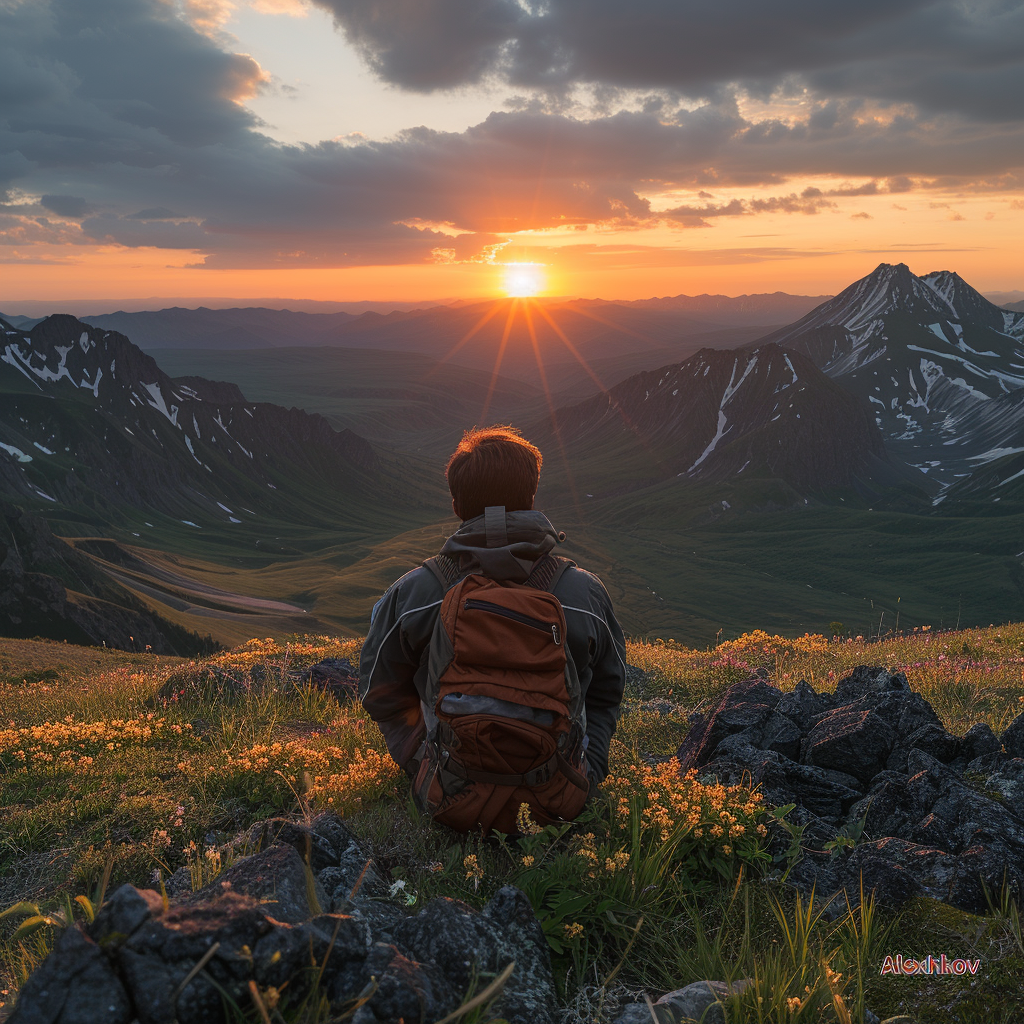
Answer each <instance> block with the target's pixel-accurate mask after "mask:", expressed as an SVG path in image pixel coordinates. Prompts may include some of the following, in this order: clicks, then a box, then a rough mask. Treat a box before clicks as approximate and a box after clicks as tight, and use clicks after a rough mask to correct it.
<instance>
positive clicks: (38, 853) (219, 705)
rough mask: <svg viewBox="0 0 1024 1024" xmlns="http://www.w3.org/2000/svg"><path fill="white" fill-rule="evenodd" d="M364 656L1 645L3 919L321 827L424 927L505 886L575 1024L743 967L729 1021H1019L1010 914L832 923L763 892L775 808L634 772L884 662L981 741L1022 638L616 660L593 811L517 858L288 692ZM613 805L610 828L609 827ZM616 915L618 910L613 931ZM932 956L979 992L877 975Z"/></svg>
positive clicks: (657, 650) (26, 963) (332, 705)
mask: <svg viewBox="0 0 1024 1024" xmlns="http://www.w3.org/2000/svg"><path fill="white" fill-rule="evenodd" d="M359 646H360V641H359V640H358V639H350V640H344V639H335V638H330V637H293V638H292V640H291V642H289V643H288V644H286V645H282V644H278V643H275V642H273V641H260V640H253V641H250V642H248V643H246V644H244V645H242V646H241V647H239V648H237V649H236V650H234V651H232V652H229V653H226V654H222V655H217V656H215V657H213V658H209V659H205V660H203V661H198V662H186V661H182V660H180V659H171V658H156V657H153V656H151V655H141V654H137V655H128V654H122V653H117V652H110V651H102V650H95V649H91V648H75V647H71V646H69V645H65V644H51V643H39V642H32V641H5V640H0V721H2V722H3V723H4V728H3V729H2V730H0V764H2V765H3V767H4V771H3V773H2V774H0V814H2V815H3V820H4V823H5V829H4V833H3V839H2V841H0V907H4V906H7V905H9V904H12V903H14V902H15V901H16V900H20V899H32V900H35V901H39V902H41V903H42V904H43V905H44V906H54V905H55V904H56V902H57V901H58V899H60V898H61V897H62V896H63V895H64V894H70V895H74V894H78V893H84V892H86V891H88V892H90V893H92V892H93V891H94V888H95V886H96V884H97V880H98V879H100V877H101V876H102V875H103V874H104V872H105V871H106V872H108V873H109V876H110V877H109V883H108V886H107V889H108V891H112V887H113V886H114V885H116V884H118V883H120V882H122V881H131V882H133V883H135V884H138V885H141V886H150V885H154V884H158V881H159V877H160V875H161V873H162V874H163V875H164V876H166V874H167V873H168V872H170V871H173V870H175V869H178V868H185V869H186V873H187V872H188V871H191V872H192V874H193V875H194V877H195V879H196V881H197V883H198V882H206V881H209V880H211V878H213V877H215V876H216V873H217V871H219V870H220V869H221V868H222V867H224V866H226V864H223V863H221V860H220V858H219V856H218V855H217V854H216V853H215V851H214V849H213V847H214V846H215V845H216V844H219V843H221V842H223V841H225V840H226V839H227V838H229V837H230V836H232V835H234V834H235V833H236V832H238V831H239V830H241V829H243V828H244V827H246V826H247V825H248V824H250V823H251V822H253V821H255V820H259V819H261V818H264V817H266V816H268V815H271V814H274V813H278V812H284V813H291V812H296V813H303V812H309V811H314V810H316V809H318V808H321V807H332V808H335V809H336V810H338V811H339V812H340V813H342V814H343V815H344V816H345V817H346V819H347V821H348V823H349V825H350V827H351V828H352V830H353V831H354V832H355V833H356V834H357V835H358V836H359V837H360V839H361V840H362V841H363V842H364V843H365V844H366V846H367V848H368V851H369V852H371V853H372V855H373V856H374V858H375V859H376V861H377V863H378V865H379V866H380V867H381V868H382V869H383V870H384V871H385V872H386V873H390V875H391V878H392V879H395V880H402V881H404V883H405V890H404V891H405V892H406V893H407V894H408V897H409V898H410V899H411V900H413V902H414V903H415V904H416V905H419V904H421V903H422V902H424V901H426V900H428V899H429V898H431V897H432V896H434V895H438V894H446V895H451V896H456V897H458V898H460V899H464V900H466V901H468V902H470V903H472V904H474V905H478V906H479V905H482V904H483V902H484V901H486V900H487V899H488V898H489V897H490V895H492V894H493V892H494V891H495V890H496V889H497V888H498V887H499V886H500V885H502V884H504V883H505V882H507V881H512V882H514V883H515V884H517V885H520V886H521V887H523V888H524V890H525V891H526V892H527V893H528V894H529V895H530V896H531V899H533V901H534V905H535V907H536V908H537V910H538V913H539V914H540V916H541V918H542V921H543V922H544V924H545V930H546V933H547V934H548V936H549V941H550V942H551V945H552V951H553V955H554V958H555V968H556V976H557V977H558V978H559V979H560V984H563V998H564V1006H565V1017H564V1020H565V1021H567V1022H574V1024H580V1022H583V1021H586V1022H596V1024H608V1022H609V1021H611V1020H613V1019H614V1017H615V1014H616V1007H617V1005H618V1001H619V1000H620V999H622V998H623V997H625V996H626V995H627V994H628V993H630V992H636V991H637V990H638V989H641V988H643V989H646V990H648V991H652V992H659V991H664V990H666V989H669V988H675V987H678V986H682V985H685V984H687V983H689V982H691V981H695V980H698V979H700V978H726V977H736V976H742V975H748V976H749V975H753V974H754V972H755V965H756V973H757V977H758V979H759V981H758V984H757V985H756V986H755V988H754V989H753V990H752V991H750V992H748V993H747V994H746V995H745V996H744V999H743V1005H742V1007H736V1008H734V1010H735V1013H736V1014H737V1019H745V1020H760V1021H763V1022H770V1024H792V1022H794V1021H796V1022H801V1021H802V1022H804V1024H810V1022H812V1021H814V1022H818V1024H826V1022H835V1021H843V1020H854V1021H859V1020H861V1019H862V1016H861V1014H862V1010H863V1007H864V1006H865V1005H866V1006H869V1007H871V1009H873V1010H874V1012H875V1013H877V1014H879V1015H880V1016H881V1017H887V1016H889V1015H892V1014H895V1013H897V1012H903V1013H910V1014H913V1015H914V1018H915V1019H917V1020H919V1021H920V1022H922V1024H931V1022H932V1021H940V1020H943V1021H944V1020H960V1021H965V1022H966V1021H971V1022H973V1021H980V1020H987V1021H991V1022H993V1024H1010V1022H1011V1021H1013V1020H1015V1019H1016V1018H1015V1017H1014V1014H1015V1013H1016V1005H1017V1003H1016V999H1017V994H1018V993H1019V984H1020V982H1019V975H1020V971H1021V969H1024V944H1022V943H1024V939H1022V935H1021V931H1020V924H1019V917H1014V914H1013V910H1014V908H1012V907H1010V906H1007V907H1004V908H1003V912H1002V913H1001V914H996V915H995V916H993V917H988V918H978V917H974V916H972V915H969V914H966V913H963V912H960V911H955V910H952V909H951V908H949V907H943V906H940V905H938V904H934V903H932V902H930V901H927V900H920V901H916V902H914V903H911V904H910V905H909V906H908V907H907V908H905V910H904V911H903V912H902V913H900V914H898V915H895V914H891V913H888V914H882V913H876V914H875V915H874V917H871V918H865V917H863V916H860V915H854V916H851V917H849V918H847V919H845V920H841V921H840V922H838V923H837V924H829V923H827V922H825V921H824V920H823V919H821V918H817V917H816V916H815V915H814V913H813V912H808V911H807V908H806V907H804V906H802V905H801V904H799V903H797V902H795V901H794V898H793V896H792V894H791V893H790V892H789V891H788V890H785V889H783V888H782V887H780V886H778V885H777V884H775V883H772V882H769V881H766V880H765V879H764V876H765V873H766V872H767V871H768V870H769V869H770V867H771V865H770V863H767V862H765V860H764V859H763V854H762V852H759V851H762V850H763V842H762V836H761V831H760V829H759V826H761V825H763V824H764V822H765V821H766V820H767V818H768V816H769V811H768V810H767V809H765V808H763V807H761V805H760V802H759V801H758V800H757V799H756V798H752V797H751V795H750V794H749V793H747V792H746V791H743V790H729V791H725V790H721V791H719V789H718V788H716V787H708V786H704V787H702V786H701V785H700V784H698V783H696V782H694V781H692V780H685V779H679V778H678V776H677V775H674V774H672V772H673V769H672V765H671V762H668V763H667V765H666V766H665V767H664V768H654V769H652V768H650V767H649V763H650V761H651V760H652V759H653V760H657V759H659V758H665V757H666V756H668V755H671V754H672V753H673V752H674V751H675V749H676V747H677V745H678V743H679V742H680V740H681V739H682V737H683V736H684V735H685V734H686V731H687V728H688V721H689V714H690V713H691V712H692V711H693V710H694V709H696V708H698V707H701V706H704V705H705V704H706V702H707V701H708V700H709V699H712V698H714V697H715V696H716V695H717V694H718V693H720V692H721V691H722V690H723V689H724V688H725V687H726V686H728V685H729V684H730V683H732V682H734V681H736V680H737V679H739V678H742V677H743V676H745V675H746V674H748V673H749V672H750V671H751V669H753V668H762V667H763V668H765V669H767V670H768V672H769V674H770V677H771V680H772V681H773V682H774V683H776V684H777V685H779V686H780V687H781V688H783V689H785V690H789V689H792V688H793V686H795V684H796V682H797V681H798V680H799V679H801V678H806V679H808V680H809V681H811V682H812V683H813V684H814V686H815V687H816V688H818V689H824V690H828V689H832V688H833V687H834V685H835V682H836V681H837V680H838V679H839V678H840V677H841V676H842V675H843V673H844V672H845V671H847V670H848V669H850V668H852V667H853V666H855V665H857V664H864V663H868V664H884V665H887V666H888V667H890V668H891V669H902V670H903V671H905V672H906V673H907V674H908V676H909V678H910V680H911V684H912V685H913V686H914V688H915V689H917V690H919V691H920V692H921V693H922V694H923V695H924V696H925V697H926V698H927V699H928V700H929V701H931V703H932V704H933V706H934V707H935V709H936V711H937V712H938V713H939V715H940V716H941V717H942V719H943V721H944V723H945V725H946V726H947V727H948V728H949V729H950V730H952V731H954V732H956V733H958V734H962V733H963V732H964V731H965V730H966V729H967V728H968V727H969V726H970V725H972V724H973V723H974V722H977V721H985V722H987V723H988V724H989V725H991V726H992V727H993V728H994V729H996V730H999V729H1001V728H1004V727H1005V726H1006V724H1008V722H1009V721H1010V720H1011V719H1012V718H1013V717H1014V716H1015V715H1016V714H1017V713H1018V711H1019V710H1020V707H1021V702H1022V701H1024V683H1022V675H1021V672H1022V666H1024V625H1019V624H1018V625H1011V626H1004V627H1002V628H998V629H985V630H969V631H966V630H965V631H960V632H955V633H943V634H938V633H936V632H935V631H923V632H917V633H912V634H911V635H910V636H901V637H892V638H890V639H887V640H885V641H883V642H879V643H873V644H867V643H865V642H863V641H859V640H850V641H845V642H828V641H826V640H825V639H824V637H813V636H810V637H804V638H801V639H799V640H795V641H794V640H789V641H787V640H783V639H782V638H780V637H771V636H767V635H765V634H756V633H755V634H747V635H745V636H744V637H742V638H739V639H738V640H737V641H733V642H729V643H727V644H723V645H721V646H719V647H717V648H708V649H694V648H690V647H685V646H683V645H681V644H679V643H676V642H672V641H666V642H658V643H645V642H631V643H630V644H629V648H628V656H629V661H630V663H631V664H633V665H635V666H637V667H638V668H640V669H643V670H644V672H643V673H639V674H637V676H636V680H637V681H634V682H633V683H631V685H630V688H629V690H628V692H627V699H626V703H625V705H624V714H623V716H622V719H621V721H620V725H619V728H618V731H617V733H616V736H615V739H614V740H613V745H612V752H611V763H612V775H611V777H610V780H609V782H608V783H606V785H605V786H604V787H603V791H602V795H601V796H600V797H599V798H598V800H597V802H596V804H595V806H594V810H593V811H591V812H588V816H587V818H586V819H585V820H584V821H583V822H582V823H581V824H580V825H579V826H577V827H575V828H573V829H570V830H568V831H566V830H554V832H551V833H548V832H544V833H540V834H536V835H531V836H527V837H526V838H524V839H523V840H520V841H519V843H520V845H519V848H518V850H517V849H516V848H515V846H513V847H512V848H511V849H509V848H502V847H501V846H500V845H494V844H492V843H483V842H480V841H479V840H476V839H474V838H472V837H458V836H455V835H453V834H451V833H448V832H446V831H445V830H443V829H434V828H431V827H429V826H428V824H427V823H426V822H424V821H423V820H421V819H419V818H418V817H417V816H416V814H415V812H414V811H413V810H412V809H411V808H410V804H409V802H408V800H407V798H406V791H407V788H406V785H405V784H404V780H403V779H402V778H401V776H400V773H399V772H398V770H397V769H396V768H395V766H394V765H393V764H392V763H391V762H390V761H389V760H388V759H387V757H386V755H385V754H384V747H383V742H382V738H381V736H380V734H379V732H378V731H377V729H376V727H375V726H374V725H373V723H372V722H370V721H369V720H368V719H367V718H366V716H365V714H364V713H363V712H362V710H361V708H359V706H358V705H354V704H341V705H339V704H338V703H337V702H336V701H335V700H334V698H332V697H328V696H326V695H324V694H323V693H320V692H319V691H316V690H311V689H308V688H304V687H301V686H299V687H296V686H295V685H294V684H293V683H292V682H291V681H290V680H291V673H292V672H294V671H295V670H296V669H298V668H300V667H301V666H304V665H308V664H310V663H311V662H313V661H316V660H318V659H320V658H322V657H324V656H334V657H349V658H351V659H355V658H356V657H357V655H358V650H359ZM681 797H683V798H685V799H686V800H688V801H689V804H690V805H692V806H695V807H697V808H699V813H698V818H697V819H695V820H694V822H691V823H687V824H685V825H682V823H680V830H677V831H675V832H673V833H672V835H673V838H672V840H671V842H670V843H668V844H666V843H665V842H664V840H663V838H662V835H661V832H660V831H659V830H660V827H661V826H660V825H659V826H657V827H651V826H650V825H649V824H643V822H648V823H649V822H650V821H652V820H655V821H660V820H662V819H661V818H660V817H659V815H660V814H662V812H663V811H667V812H668V813H669V814H670V819H669V820H670V821H671V820H672V819H671V814H672V813H674V812H671V810H670V808H671V807H672V806H674V804H673V800H678V799H679V798H681ZM621 800H625V806H627V807H629V811H628V813H627V814H626V816H625V817H622V814H621V813H620V812H618V811H615V810H614V808H617V807H620V806H622V805H621V804H620V801H621ZM722 808H726V809H729V810H730V811H731V812H732V813H735V814H736V815H737V818H738V821H739V823H740V826H741V828H740V831H741V833H742V834H734V835H732V836H730V837H726V838H727V840H728V842H726V841H725V840H723V839H716V838H714V835H713V831H711V830H712V829H713V825H714V823H715V821H717V820H718V819H717V817H716V815H718V814H719V813H720V811H721V809H722ZM645 809H649V810H650V813H649V814H645ZM655 811H657V814H655ZM634 816H636V817H635V819H634ZM634 820H636V821H637V822H638V823H640V824H639V829H638V831H636V832H634V830H633V821H634ZM705 830H708V831H705ZM555 833H558V835H556V834H555ZM630 836H632V838H629V837H630ZM206 851H209V852H206ZM524 858H525V859H524ZM592 865H593V866H592ZM602 901H611V903H610V904H609V903H607V902H602ZM609 905H611V906H614V907H616V908H621V909H616V912H615V914H614V915H613V917H612V918H611V919H609V917H608V916H607V914H606V913H605V911H604V909H602V907H607V906H609ZM641 918H642V920H641ZM801 920H802V921H804V925H805V927H806V930H807V936H808V939H807V943H806V947H801V948H800V949H799V950H797V949H791V948H790V947H788V946H787V945H786V936H787V930H786V929H789V932H788V934H792V930H793V929H794V928H797V927H799V924H798V922H799V921H801ZM13 931H14V926H13V924H11V923H10V922H9V921H8V922H4V923H3V924H2V925H0V937H2V943H0V964H2V971H3V975H4V978H3V981H2V982H0V989H2V990H3V992H4V996H6V997H8V998H7V1002H8V1005H9V1002H10V998H11V997H13V994H14V993H15V992H16V989H17V986H18V984H19V982H20V978H21V977H22V976H23V973H24V972H25V971H27V970H29V969H31V967H32V966H33V964H35V963H36V962H38V959H39V958H40V957H41V956H42V955H44V954H45V951H46V949H47V948H48V946H49V944H50V943H51V942H52V933H51V932H50V931H49V930H48V929H43V930H41V931H37V932H35V933H34V935H32V936H31V937H29V938H26V939H24V940H19V941H14V940H12V938H11V936H12V934H13ZM926 948H927V950H928V951H929V952H932V953H935V954H938V953H941V952H946V953H947V954H949V955H956V956H978V957H980V958H981V959H982V960H983V963H984V970H983V972H982V974H981V975H980V976H979V977H978V978H977V979H974V980H961V979H949V978H936V979H931V978H917V979H914V980H913V981H911V980H910V979H898V980H895V981H894V980H893V979H891V978H881V977H880V976H879V974H878V963H880V961H881V957H882V956H883V955H885V954H886V953H891V952H898V951H904V952H907V951H913V952H914V953H917V952H921V951H923V950H925V949H926ZM616 968H617V970H616V971H615V975H614V981H612V980H609V977H610V975H611V974H612V973H613V969H616ZM826 968H827V970H826ZM837 974H838V975H839V977H837V976H836V975H837ZM4 996H0V1005H2V1001H3V998H4ZM758 996H761V998H762V1000H763V1002H762V1003H760V1004H759V1003H757V1002H756V999H757V997H758ZM837 997H838V1001H837ZM794 999H795V1000H796V1003H794V1002H793V1000H794ZM797 1004H799V1006H798V1009H799V1012H797V1011H796V1010H795V1009H794V1007H796V1006H797ZM952 1005H955V1007H956V1010H955V1015H951V1014H950V1011H949V1009H948V1008H949V1007H950V1006H952ZM839 1006H842V1007H843V1009H845V1010H846V1011H847V1012H848V1013H849V1014H850V1016H849V1017H843V1016H841V1015H840V1014H839V1011H838V1009H837V1007H839ZM758 1010H759V1012H760V1016H754V1014H755V1013H756V1012H757V1011H758ZM744 1014H746V1016H744ZM482 1019H483V1020H486V1019H487V1018H486V1016H485V1017H484V1018H482Z"/></svg>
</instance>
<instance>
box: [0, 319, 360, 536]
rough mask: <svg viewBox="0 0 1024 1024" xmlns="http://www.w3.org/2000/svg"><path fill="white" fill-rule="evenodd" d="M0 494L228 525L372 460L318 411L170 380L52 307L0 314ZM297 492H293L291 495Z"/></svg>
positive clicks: (129, 349)
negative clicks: (15, 322)
mask: <svg viewBox="0 0 1024 1024" xmlns="http://www.w3.org/2000/svg"><path fill="white" fill-rule="evenodd" d="M0 395H2V397H3V401H2V403H0V493H2V494H5V495H7V496H8V497H12V498H14V499H15V500H18V499H25V498H29V499H32V500H34V501H36V502H43V503H52V504H53V505H64V506H66V507H68V508H73V509H78V510H81V509H82V508H84V507H88V508H90V509H107V510H109V509H112V508H117V507H124V506H131V507H134V508H137V509H146V510H150V511H159V512H164V513H166V514H168V515H171V516H172V517H174V518H176V519H178V520H179V521H180V522H182V523H185V524H187V525H197V520H199V521H201V522H206V523H209V522H211V521H213V522H217V523H223V524H225V525H228V524H231V523H238V522H241V521H242V518H243V516H250V517H251V516H255V515H260V514H262V513H263V511H264V510H270V509H274V508H275V507H277V508H278V511H279V512H281V511H283V510H284V508H283V507H284V505H286V504H289V503H292V502H296V501H297V500H298V502H299V503H300V504H305V503H306V499H308V497H309V495H310V493H311V490H310V489H311V488H312V489H313V491H314V493H315V490H316V489H319V491H320V492H322V496H323V504H324V505H328V504H330V503H332V502H333V503H338V502H339V499H340V497H341V495H343V494H344V493H345V492H346V491H347V490H348V489H349V488H350V486H351V478H352V476H353V474H356V475H358V474H360V473H362V474H364V475H365V474H372V473H373V471H374V469H375V466H376V456H375V454H374V452H373V449H372V448H371V447H370V445H369V443H368V442H367V441H365V440H364V439H363V438H361V437H359V436H358V435H356V434H354V433H352V432H351V431H348V430H345V431H341V432H340V433H339V432H338V431H336V430H334V429H333V428H332V427H331V426H330V424H329V423H328V422H327V421H326V420H325V419H323V418H322V417H321V416H317V415H310V414H308V413H305V412H302V411H301V410H298V409H290V410H289V409H284V408H282V407H280V406H276V405H270V404H266V403H256V402H247V401H246V400H245V397H244V396H243V394H242V392H241V391H240V390H239V389H238V388H237V387H236V386H235V385H234V384H224V383H219V382H214V381H207V380H203V379H202V378H183V379H181V380H172V379H171V378H170V377H168V376H167V374H165V373H164V372H163V371H162V370H161V369H160V367H159V366H158V365H157V364H156V362H154V360H153V359H152V358H151V357H150V356H148V355H146V354H145V353H143V352H142V351H141V350H140V349H139V348H137V347H136V346H135V345H133V344H132V343H131V342H130V341H129V340H128V339H127V338H126V337H124V335H121V334H117V333H116V332H113V331H105V330H102V329H100V328H96V327H90V326H88V325H87V324H84V323H82V322H81V321H79V320H76V319H75V318H74V317H71V316H51V317H48V318H47V319H46V320H44V321H42V322H41V323H39V324H37V325H36V326H34V327H33V328H32V329H31V330H30V331H25V330H21V329H18V328H16V327H13V326H12V325H10V324H9V323H7V322H6V321H3V320H0ZM300 495H301V498H300Z"/></svg>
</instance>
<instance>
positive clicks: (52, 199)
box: [39, 196, 92, 218]
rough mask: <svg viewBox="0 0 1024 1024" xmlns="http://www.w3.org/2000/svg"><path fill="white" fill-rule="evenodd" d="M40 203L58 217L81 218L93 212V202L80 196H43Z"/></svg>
mask: <svg viewBox="0 0 1024 1024" xmlns="http://www.w3.org/2000/svg"><path fill="white" fill-rule="evenodd" d="M39 203H40V205H41V206H45V207H46V209H47V210H50V211H51V212H52V213H55V214H57V216H58V217H75V218H79V217H84V216H85V215H86V214H87V213H91V212H92V204H91V203H87V202H86V201H85V200H84V199H82V198H81V197H79V196H41V197H40V199H39Z"/></svg>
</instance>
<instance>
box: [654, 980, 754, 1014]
mask: <svg viewBox="0 0 1024 1024" xmlns="http://www.w3.org/2000/svg"><path fill="white" fill-rule="evenodd" d="M748 985H750V982H749V981H748V980H747V979H743V980H742V981H737V982H734V983H733V984H732V985H727V984H726V983H725V982H724V981H695V982H694V983H693V984H692V985H687V986H686V987H685V988H680V989H676V990H675V991H674V992H666V993H665V995H663V996H662V997H661V998H660V999H659V1000H658V1001H657V1002H656V1003H655V1004H654V1006H655V1010H656V1011H662V1008H664V1010H667V1011H668V1015H667V1019H666V1021H665V1024H692V1022H698V1024H726V1022H725V1010H724V1007H723V1004H724V1002H725V1001H726V1000H727V999H728V998H729V997H730V996H731V995H737V994H739V993H741V992H742V991H743V990H744V989H745V988H747V986H748Z"/></svg>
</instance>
